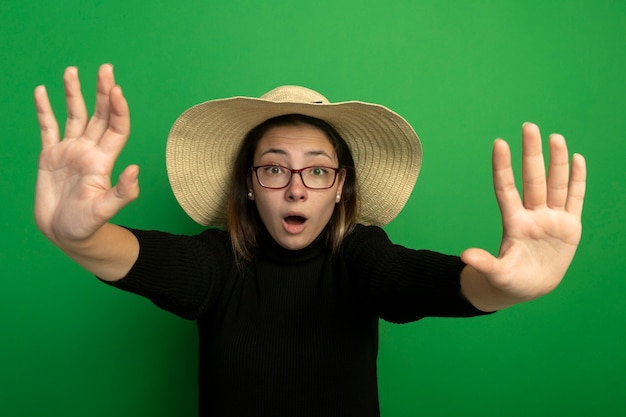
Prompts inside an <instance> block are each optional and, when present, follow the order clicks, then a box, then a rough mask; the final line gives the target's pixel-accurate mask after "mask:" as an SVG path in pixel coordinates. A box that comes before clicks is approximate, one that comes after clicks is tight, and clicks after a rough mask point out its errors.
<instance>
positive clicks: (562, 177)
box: [547, 134, 569, 209]
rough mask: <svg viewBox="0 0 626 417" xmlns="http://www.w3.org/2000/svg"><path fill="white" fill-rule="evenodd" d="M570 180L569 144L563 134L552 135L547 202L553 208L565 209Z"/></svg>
mask: <svg viewBox="0 0 626 417" xmlns="http://www.w3.org/2000/svg"><path fill="white" fill-rule="evenodd" d="M568 182H569V161H568V155H567V144H566V143H565V138H563V136H561V135H557V134H555V135H551V136H550V164H549V166H548V186H547V204H548V206H549V207H550V208H553V209H564V208H565V201H566V200H567V189H568Z"/></svg>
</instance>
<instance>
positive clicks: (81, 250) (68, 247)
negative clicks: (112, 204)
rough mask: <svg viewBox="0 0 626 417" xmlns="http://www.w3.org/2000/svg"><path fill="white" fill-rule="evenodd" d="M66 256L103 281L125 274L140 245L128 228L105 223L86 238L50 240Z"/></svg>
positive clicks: (112, 279) (119, 277)
mask: <svg viewBox="0 0 626 417" xmlns="http://www.w3.org/2000/svg"><path fill="white" fill-rule="evenodd" d="M51 240H52V241H53V243H54V244H56V245H57V246H58V247H59V248H60V249H61V250H62V251H63V252H65V254H67V256H69V257H70V258H71V259H72V260H74V261H75V262H76V263H78V264H79V265H80V266H82V267H83V268H85V269H86V270H87V271H89V272H91V273H92V274H94V275H96V276H98V277H99V278H101V279H103V280H105V281H117V280H119V279H121V278H123V277H124V276H126V275H127V274H128V271H130V269H131V268H132V266H133V265H134V263H135V261H136V260H137V257H138V255H139V242H138V241H137V238H136V237H135V235H133V234H132V233H131V232H130V231H128V230H127V229H125V228H123V227H120V226H117V225H114V224H111V223H106V224H105V225H104V226H102V227H101V228H99V229H98V230H97V231H96V232H95V233H94V234H93V235H91V236H90V237H89V238H87V239H82V240H77V241H68V240H53V239H51Z"/></svg>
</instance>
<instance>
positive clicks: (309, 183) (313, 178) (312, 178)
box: [252, 165, 339, 190]
mask: <svg viewBox="0 0 626 417" xmlns="http://www.w3.org/2000/svg"><path fill="white" fill-rule="evenodd" d="M252 171H254V173H255V174H256V179H257V181H259V185H260V186H261V187H263V188H270V189H273V190H279V189H281V188H285V187H287V186H288V185H289V183H290V182H291V177H292V176H293V174H298V175H300V178H301V179H302V184H304V186H305V187H306V188H310V189H313V190H325V189H328V188H330V187H332V186H333V185H335V181H336V180H337V173H339V168H333V167H324V166H312V167H306V168H302V169H291V168H287V167H284V166H281V165H259V166H255V167H252Z"/></svg>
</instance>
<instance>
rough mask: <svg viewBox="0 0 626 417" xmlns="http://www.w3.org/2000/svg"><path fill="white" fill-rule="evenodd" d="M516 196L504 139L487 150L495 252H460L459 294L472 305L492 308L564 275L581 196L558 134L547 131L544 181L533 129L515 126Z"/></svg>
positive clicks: (529, 295)
mask: <svg viewBox="0 0 626 417" xmlns="http://www.w3.org/2000/svg"><path fill="white" fill-rule="evenodd" d="M522 151H523V152H522V180H523V198H522V197H521V196H520V194H519V192H518V190H517V188H516V187H515V181H514V177H513V169H512V166H511V152H510V150H509V147H508V145H507V143H506V142H504V141H503V140H500V139H498V140H496V142H495V143H494V147H493V161H492V162H493V182H494V188H495V193H496V199H497V201H498V205H499V207H500V212H501V215H502V225H503V234H502V242H501V245H500V251H499V254H498V256H497V257H494V256H492V255H491V254H489V253H488V252H487V251H485V250H482V249H477V248H472V249H468V250H466V251H465V252H463V254H462V255H461V258H462V260H463V261H464V262H465V263H466V264H467V265H468V266H467V267H466V268H465V270H464V271H463V273H462V274H461V276H462V279H461V285H462V288H463V293H464V295H465V296H466V297H467V298H468V299H469V300H470V302H472V303H473V304H474V305H475V306H476V307H477V308H479V309H481V310H485V311H493V310H497V309H501V308H503V307H506V306H509V305H511V304H515V303H517V302H521V301H528V300H532V299H535V298H537V297H540V296H542V295H544V294H546V293H548V292H550V291H552V290H553V289H554V288H555V287H556V286H557V285H558V284H559V283H560V282H561V279H562V278H563V276H564V275H565V273H566V271H567V269H568V267H569V265H570V263H571V262H572V259H573V257H574V253H575V252H576V248H577V247H578V243H579V242H580V237H581V232H582V225H581V214H582V209H583V199H584V195H585V184H586V168H585V159H584V158H583V157H582V155H578V154H575V155H574V156H573V158H572V165H571V170H570V166H569V156H568V151H567V145H566V143H565V139H564V138H563V136H561V135H559V134H553V135H551V136H550V162H549V166H548V175H547V178H546V172H545V165H544V158H543V153H542V146H541V134H540V132H539V128H538V127H537V126H536V125H534V124H532V123H525V124H524V126H523V127H522Z"/></svg>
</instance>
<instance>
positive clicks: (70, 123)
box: [63, 67, 89, 138]
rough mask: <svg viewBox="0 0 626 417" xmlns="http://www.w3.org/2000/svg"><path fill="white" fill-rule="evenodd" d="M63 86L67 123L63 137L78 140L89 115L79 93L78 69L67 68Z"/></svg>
mask: <svg viewBox="0 0 626 417" xmlns="http://www.w3.org/2000/svg"><path fill="white" fill-rule="evenodd" d="M63 84H64V86H65V105H66V107H67V121H66V122H65V137H66V138H78V137H80V136H81V135H82V134H83V132H84V131H85V126H87V121H88V119H89V115H88V114H87V107H86V106H85V100H84V99H83V94H82V92H81V91H80V81H79V79H78V69H77V68H76V67H69V68H67V69H66V70H65V74H64V76H63Z"/></svg>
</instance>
